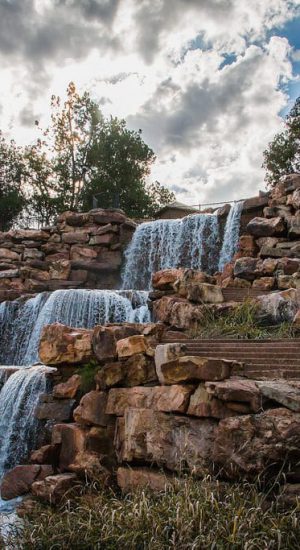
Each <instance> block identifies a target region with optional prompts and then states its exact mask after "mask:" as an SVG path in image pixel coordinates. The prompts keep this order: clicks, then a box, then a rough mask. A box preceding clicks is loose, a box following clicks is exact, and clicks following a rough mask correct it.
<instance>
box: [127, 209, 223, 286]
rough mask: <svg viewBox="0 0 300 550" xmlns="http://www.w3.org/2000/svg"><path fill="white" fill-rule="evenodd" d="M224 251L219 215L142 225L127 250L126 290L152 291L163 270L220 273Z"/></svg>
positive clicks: (203, 215) (192, 216) (198, 216)
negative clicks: (156, 274) (153, 278)
mask: <svg viewBox="0 0 300 550" xmlns="http://www.w3.org/2000/svg"><path fill="white" fill-rule="evenodd" d="M219 251H220V233H219V222H218V216H217V215H215V214H195V215H191V216H187V217H186V218H182V219H178V220H156V221H154V222H146V223H142V224H141V225H139V226H138V228H137V229H136V231H135V233H134V235H133V239H132V241H131V243H130V245H129V247H128V248H127V251H126V263H125V269H124V273H123V285H122V286H123V288H137V289H149V288H150V286H151V275H152V273H154V272H155V271H159V270H160V269H166V268H170V267H187V268H193V269H202V270H204V271H207V272H209V273H213V272H214V271H216V269H217V267H218V258H219Z"/></svg>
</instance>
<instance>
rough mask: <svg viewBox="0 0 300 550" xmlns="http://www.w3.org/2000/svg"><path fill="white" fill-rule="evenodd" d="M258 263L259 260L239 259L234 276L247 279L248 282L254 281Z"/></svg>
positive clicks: (235, 265)
mask: <svg viewBox="0 0 300 550" xmlns="http://www.w3.org/2000/svg"><path fill="white" fill-rule="evenodd" d="M257 263H258V260H257V258H251V257H244V258H239V259H238V260H236V262H235V264H234V276H235V277H239V278H240V279H246V280H247V281H253V280H254V279H255V277H256V266H257Z"/></svg>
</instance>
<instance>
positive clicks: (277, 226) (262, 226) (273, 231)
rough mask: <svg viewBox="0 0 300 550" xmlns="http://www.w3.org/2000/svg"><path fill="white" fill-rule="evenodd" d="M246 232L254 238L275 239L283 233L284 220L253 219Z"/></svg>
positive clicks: (284, 229)
mask: <svg viewBox="0 0 300 550" xmlns="http://www.w3.org/2000/svg"><path fill="white" fill-rule="evenodd" d="M247 231H248V233H250V235H253V236H254V237H277V236H281V235H283V234H284V233H285V231H286V227H285V223H284V220H283V219H282V218H280V217H276V218H271V219H267V218H253V220H251V221H250V222H249V223H248V225H247Z"/></svg>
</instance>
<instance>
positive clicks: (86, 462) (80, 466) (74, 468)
mask: <svg viewBox="0 0 300 550" xmlns="http://www.w3.org/2000/svg"><path fill="white" fill-rule="evenodd" d="M105 458H106V457H105ZM103 459H104V457H102V456H100V455H99V454H97V453H92V452H87V451H85V452H82V453H78V454H77V455H76V457H75V460H74V462H73V463H72V464H70V465H69V467H68V470H69V471H71V472H74V473H75V474H77V475H78V476H80V477H82V478H83V479H84V481H86V478H87V477H88V478H90V479H92V480H95V479H97V482H98V483H100V482H101V486H102V487H104V486H105V485H107V484H108V481H109V480H110V477H111V474H110V472H109V471H108V470H107V468H106V467H105V466H104V465H103V464H102V460H103Z"/></svg>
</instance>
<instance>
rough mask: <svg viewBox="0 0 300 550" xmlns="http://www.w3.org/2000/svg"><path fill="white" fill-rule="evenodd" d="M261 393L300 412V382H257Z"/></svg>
mask: <svg viewBox="0 0 300 550" xmlns="http://www.w3.org/2000/svg"><path fill="white" fill-rule="evenodd" d="M256 385H257V386H258V387H259V389H260V391H261V393H262V394H263V395H264V396H265V397H268V398H269V399H272V400H273V401H276V402H277V403H280V405H283V406H284V407H287V408H288V409H291V410H292V411H295V412H300V382H296V381H287V380H265V381H263V382H256Z"/></svg>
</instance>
